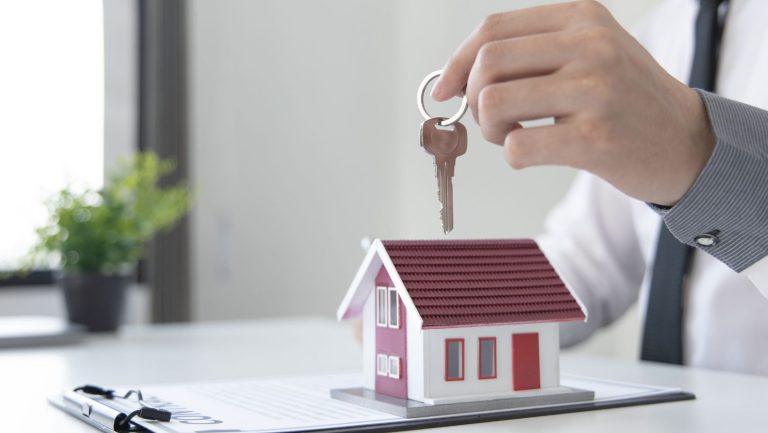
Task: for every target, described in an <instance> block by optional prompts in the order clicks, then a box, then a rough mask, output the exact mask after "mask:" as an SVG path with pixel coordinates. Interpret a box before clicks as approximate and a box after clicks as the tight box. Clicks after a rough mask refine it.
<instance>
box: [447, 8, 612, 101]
mask: <svg viewBox="0 0 768 433" xmlns="http://www.w3.org/2000/svg"><path fill="white" fill-rule="evenodd" d="M603 13H605V8H604V7H603V6H601V5H600V4H599V3H597V2H596V1H578V2H571V3H562V4H555V5H546V6H538V7H534V8H528V9H521V10H516V11H512V12H504V13H499V14H494V15H490V16H488V17H487V18H486V19H485V20H484V21H483V23H482V24H480V26H479V27H478V28H477V29H476V30H475V31H474V32H473V33H472V34H471V35H470V36H469V37H468V38H467V39H466V40H465V41H464V42H463V43H462V44H461V45H460V46H459V48H458V49H457V50H456V52H455V53H454V54H453V55H452V56H451V58H450V59H449V60H448V63H447V64H446V66H445V68H444V69H443V75H442V76H441V77H440V80H439V81H438V82H437V84H435V86H434V87H433V88H432V98H434V99H435V100H437V101H445V100H447V99H450V98H451V97H453V96H456V95H458V94H459V93H460V92H461V90H462V89H463V88H464V86H465V85H466V84H467V79H468V77H469V72H470V70H471V69H472V64H473V63H474V62H475V57H476V56H477V53H478V51H479V50H480V48H481V47H482V46H483V45H484V44H486V43H488V42H491V41H496V40H501V39H511V38H516V37H521V36H529V35H533V34H539V33H549V32H555V31H558V30H563V29H565V28H566V27H567V26H568V25H569V23H572V22H574V21H580V20H583V19H589V18H592V17H596V16H599V15H600V14H603Z"/></svg>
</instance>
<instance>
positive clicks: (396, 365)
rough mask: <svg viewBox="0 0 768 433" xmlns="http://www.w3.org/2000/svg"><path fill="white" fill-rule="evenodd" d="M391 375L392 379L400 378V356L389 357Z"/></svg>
mask: <svg viewBox="0 0 768 433" xmlns="http://www.w3.org/2000/svg"><path fill="white" fill-rule="evenodd" d="M389 377H391V378H392V379H400V357H399V356H390V357H389Z"/></svg>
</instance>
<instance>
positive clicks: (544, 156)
mask: <svg viewBox="0 0 768 433" xmlns="http://www.w3.org/2000/svg"><path fill="white" fill-rule="evenodd" d="M579 137H580V134H579V131H578V128H577V127H576V126H574V125H573V124H570V123H567V122H566V123H563V124H560V123H558V124H555V125H553V126H541V127H536V128H521V129H515V130H513V131H511V132H509V133H508V134H507V136H506V139H505V140H504V156H505V158H506V160H507V163H508V164H509V165H510V166H511V167H512V168H515V169H522V168H526V167H532V166H537V165H566V166H570V167H576V168H585V167H584V162H585V161H586V158H585V157H584V155H585V154H586V151H587V149H586V146H585V144H584V142H583V140H581V139H580V138H579Z"/></svg>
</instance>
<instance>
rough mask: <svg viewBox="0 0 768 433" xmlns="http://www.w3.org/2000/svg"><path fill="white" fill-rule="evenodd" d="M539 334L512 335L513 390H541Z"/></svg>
mask: <svg viewBox="0 0 768 433" xmlns="http://www.w3.org/2000/svg"><path fill="white" fill-rule="evenodd" d="M540 378H541V371H540V368H539V334H538V333H537V332H530V333H525V334H512V389H513V390H515V391H522V390H526V389H538V388H541V379H540Z"/></svg>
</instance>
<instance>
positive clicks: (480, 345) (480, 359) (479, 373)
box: [477, 337, 499, 380]
mask: <svg viewBox="0 0 768 433" xmlns="http://www.w3.org/2000/svg"><path fill="white" fill-rule="evenodd" d="M483 341H492V342H493V375H492V376H484V375H483ZM498 357H499V356H498V345H497V343H496V337H479V338H478V339H477V378H478V379H479V380H487V379H496V378H497V377H498V374H499V372H498V365H497V364H496V362H497V359H498Z"/></svg>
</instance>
